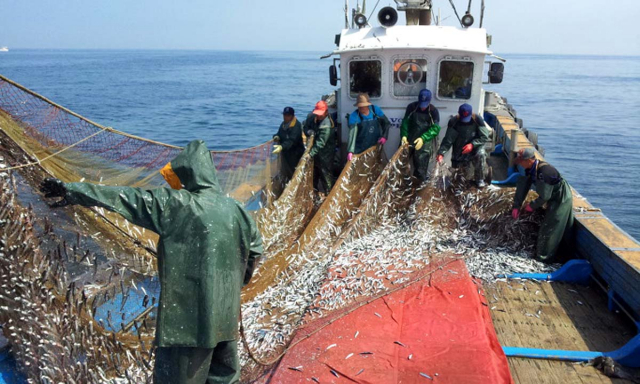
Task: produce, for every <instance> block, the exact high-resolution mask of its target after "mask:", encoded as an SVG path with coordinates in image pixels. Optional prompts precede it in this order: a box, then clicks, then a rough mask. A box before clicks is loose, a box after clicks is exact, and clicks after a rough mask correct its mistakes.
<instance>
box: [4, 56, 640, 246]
mask: <svg viewBox="0 0 640 384" xmlns="http://www.w3.org/2000/svg"><path fill="white" fill-rule="evenodd" d="M323 53H324V52H230V51H130V50H128V51H116V50H114V51H109V50H99V51H96V50H87V51H84V50H19V49H17V50H15V49H11V51H9V52H7V53H3V54H1V55H0V74H2V75H4V76H7V77H8V78H10V79H12V80H14V81H17V82H19V83H21V84H23V85H24V86H26V87H28V88H30V89H32V90H34V91H36V92H39V93H41V94H43V95H44V96H46V97H48V98H50V99H51V100H53V101H55V102H57V103H59V104H61V105H63V106H65V107H67V108H69V109H71V110H73V111H75V112H77V113H79V114H81V115H84V116H86V117H88V118H90V119H92V120H94V121H97V122H99V123H101V124H104V125H109V126H113V127H114V128H117V129H119V130H122V131H126V132H128V133H132V134H134V135H138V136H143V137H146V138H150V139H154V140H158V141H161V142H166V143H170V144H175V145H184V144H186V143H188V142H189V141H190V140H192V139H195V138H199V139H203V140H205V141H206V142H207V144H208V145H209V147H210V148H212V149H219V150H224V149H237V148H244V147H249V146H253V145H256V144H258V143H261V142H264V141H266V140H268V139H269V138H271V136H272V135H273V134H274V133H275V132H276V130H277V127H278V125H279V123H280V120H281V112H282V108H283V107H284V106H292V107H294V108H295V109H296V110H297V111H299V115H304V113H306V112H308V111H310V109H311V108H312V106H313V104H314V103H315V102H316V101H317V100H318V99H319V98H320V97H321V95H323V94H326V93H329V92H330V91H331V89H332V87H331V86H330V85H329V82H328V66H329V61H326V60H320V59H319V57H320V56H321V55H322V54H323ZM502 56H504V57H505V58H506V59H507V63H506V69H505V81H504V83H503V84H500V85H491V86H488V87H489V88H490V89H492V90H495V91H496V92H498V93H499V94H501V95H503V96H505V97H507V99H508V101H509V103H510V104H512V105H513V106H514V108H515V109H516V110H517V112H518V117H520V118H522V119H523V120H524V125H525V127H526V128H528V129H529V130H532V131H534V132H536V133H538V136H539V143H540V145H542V146H543V147H544V148H545V150H546V154H545V157H546V158H547V160H548V161H549V162H550V163H551V164H553V165H555V166H557V168H558V169H559V170H560V172H561V173H562V175H563V176H564V177H565V178H566V179H567V180H569V182H570V184H571V185H572V186H573V187H574V188H576V189H577V190H578V191H579V192H580V193H581V194H582V195H584V196H585V197H586V198H587V199H589V201H590V202H591V203H592V204H593V205H595V206H596V207H598V208H601V209H602V210H603V211H604V212H605V214H607V216H609V217H610V218H611V219H612V220H613V221H614V222H615V223H616V224H618V225H619V226H620V227H622V229H624V230H626V231H627V232H628V233H630V234H631V235H632V236H634V237H636V238H638V239H640V126H639V125H638V123H637V122H638V117H637V116H638V113H639V112H640V57H611V56H607V57H598V56H552V55H502Z"/></svg>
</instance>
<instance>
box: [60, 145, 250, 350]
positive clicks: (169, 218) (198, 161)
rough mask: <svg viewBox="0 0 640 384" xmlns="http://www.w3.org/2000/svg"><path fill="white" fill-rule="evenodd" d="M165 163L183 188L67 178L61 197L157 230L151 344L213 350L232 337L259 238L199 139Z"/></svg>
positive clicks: (235, 335)
mask: <svg viewBox="0 0 640 384" xmlns="http://www.w3.org/2000/svg"><path fill="white" fill-rule="evenodd" d="M170 168H171V169H172V171H173V173H174V174H175V176H177V178H179V181H180V183H182V185H183V186H184V188H183V189H180V190H173V189H169V188H158V189H152V190H144V189H141V188H131V187H106V186H98V185H93V184H89V183H68V184H66V187H67V190H68V192H67V195H66V199H67V201H68V202H69V203H71V204H79V205H83V206H87V207H89V206H98V207H103V208H106V209H108V210H110V211H113V212H116V213H119V214H120V215H122V216H123V217H124V218H125V219H127V220H129V221H130V222H131V223H133V224H136V225H139V226H141V227H144V228H147V229H149V230H151V231H154V232H156V233H157V234H158V235H160V240H159V242H158V274H159V278H160V287H161V291H160V300H159V305H158V318H157V329H156V343H157V345H158V346H160V347H199V348H214V347H215V346H216V344H218V343H219V342H222V341H232V340H235V339H237V334H238V315H239V313H240V290H241V289H242V286H243V284H247V283H248V282H249V279H250V278H251V275H252V273H253V268H254V265H255V263H256V259H257V257H259V256H260V255H261V254H262V240H261V238H260V234H259V232H258V229H257V227H256V225H255V223H254V221H253V219H252V218H251V216H249V214H248V213H247V212H246V211H245V210H244V208H243V207H242V205H241V204H240V203H239V202H237V201H235V200H233V199H231V198H228V197H225V195H224V194H223V193H222V190H221V189H220V186H219V184H218V177H217V175H216V170H215V166H214V164H213V160H212V159H211V154H210V153H209V150H208V149H207V147H206V146H205V144H204V142H203V141H201V140H196V141H193V142H191V143H190V144H189V145H188V146H187V147H186V148H185V149H184V151H182V152H181V153H180V154H179V155H178V156H177V157H176V158H175V159H174V160H173V161H171V163H170Z"/></svg>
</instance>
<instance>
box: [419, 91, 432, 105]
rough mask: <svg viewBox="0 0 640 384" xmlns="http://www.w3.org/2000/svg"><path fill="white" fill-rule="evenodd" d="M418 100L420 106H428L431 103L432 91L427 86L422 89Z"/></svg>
mask: <svg viewBox="0 0 640 384" xmlns="http://www.w3.org/2000/svg"><path fill="white" fill-rule="evenodd" d="M418 101H419V102H420V108H427V107H428V106H429V104H430V103H431V91H430V90H428V89H426V88H425V89H423V90H422V91H420V95H419V96H418Z"/></svg>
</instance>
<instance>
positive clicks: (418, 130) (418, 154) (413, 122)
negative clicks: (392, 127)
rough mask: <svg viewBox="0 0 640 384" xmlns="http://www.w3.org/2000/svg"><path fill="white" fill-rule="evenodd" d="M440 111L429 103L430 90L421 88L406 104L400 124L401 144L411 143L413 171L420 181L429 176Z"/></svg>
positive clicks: (438, 127)
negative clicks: (410, 101) (416, 96)
mask: <svg viewBox="0 0 640 384" xmlns="http://www.w3.org/2000/svg"><path fill="white" fill-rule="evenodd" d="M439 124H440V112H439V111H438V108H436V107H434V106H433V105H432V104H431V91H430V90H428V89H423V90H421V91H420V94H419V95H418V101H415V102H413V103H411V104H409V105H408V106H407V110H406V111H405V113H404V118H403V119H402V124H401V126H400V135H401V136H402V144H403V145H405V144H408V143H413V146H414V148H415V153H414V154H413V168H414V170H413V173H414V175H415V176H416V177H417V178H418V179H419V180H421V181H424V180H427V179H428V177H429V161H430V160H431V156H432V155H433V151H434V146H435V145H436V144H437V143H436V140H434V139H435V138H436V137H438V134H439V133H440V125H439Z"/></svg>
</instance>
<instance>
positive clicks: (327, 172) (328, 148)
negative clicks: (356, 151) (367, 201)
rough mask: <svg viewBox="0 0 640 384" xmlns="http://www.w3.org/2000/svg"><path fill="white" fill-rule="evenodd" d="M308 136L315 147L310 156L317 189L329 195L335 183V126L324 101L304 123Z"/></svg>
mask: <svg viewBox="0 0 640 384" xmlns="http://www.w3.org/2000/svg"><path fill="white" fill-rule="evenodd" d="M304 131H305V133H306V135H307V136H313V137H314V139H313V147H311V150H310V151H309V155H310V156H311V157H312V158H313V168H314V171H313V183H314V185H315V187H316V189H318V190H320V188H319V187H320V186H322V187H323V189H324V192H325V193H327V194H328V193H329V191H331V188H332V187H333V183H335V177H334V175H333V158H334V155H335V151H336V135H335V133H336V132H335V131H336V129H335V124H334V123H333V119H331V116H329V106H328V105H327V103H326V102H325V101H323V100H321V101H318V102H317V103H316V107H315V109H314V110H313V112H312V113H310V114H309V115H308V116H307V120H305V122H304Z"/></svg>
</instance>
